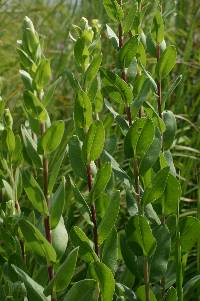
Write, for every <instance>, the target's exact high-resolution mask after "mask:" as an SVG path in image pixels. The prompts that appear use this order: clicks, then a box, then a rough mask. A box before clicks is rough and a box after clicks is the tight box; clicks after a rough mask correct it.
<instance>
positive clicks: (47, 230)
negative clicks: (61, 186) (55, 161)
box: [41, 123, 57, 301]
mask: <svg viewBox="0 0 200 301" xmlns="http://www.w3.org/2000/svg"><path fill="white" fill-rule="evenodd" d="M45 130H46V129H45V123H42V124H41V135H44V133H45ZM48 178H49V162H48V159H47V157H46V156H45V155H44V156H43V189H44V196H45V200H46V203H47V207H48V209H50V195H49V191H48ZM44 228H45V236H46V239H47V240H48V242H49V243H50V244H51V243H52V238H51V227H50V218H49V216H46V217H45V218H44ZM48 276H49V281H51V280H52V279H53V276H54V270H53V266H52V265H49V266H48ZM56 300H57V298H56V296H55V294H54V293H52V295H51V301H56Z"/></svg>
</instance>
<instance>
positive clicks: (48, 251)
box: [19, 219, 56, 263]
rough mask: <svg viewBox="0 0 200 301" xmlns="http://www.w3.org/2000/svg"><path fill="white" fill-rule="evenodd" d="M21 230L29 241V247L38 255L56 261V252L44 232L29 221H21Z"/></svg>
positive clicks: (49, 260) (48, 260)
mask: <svg viewBox="0 0 200 301" xmlns="http://www.w3.org/2000/svg"><path fill="white" fill-rule="evenodd" d="M19 226H20V230H21V231H22V234H23V236H24V239H25V241H26V243H27V247H28V248H29V249H30V250H31V251H33V252H35V253H36V254H37V255H39V256H42V257H45V258H46V260H47V262H53V263H55V262H56V252H55V250H54V248H53V247H52V245H51V244H50V243H49V242H48V241H47V240H46V238H45V237H44V236H43V235H42V233H41V232H40V231H39V230H38V229H37V228H36V227H35V226H34V225H32V224H31V223H30V222H29V221H27V220H24V219H22V220H20V221H19Z"/></svg>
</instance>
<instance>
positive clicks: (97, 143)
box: [83, 120, 105, 163]
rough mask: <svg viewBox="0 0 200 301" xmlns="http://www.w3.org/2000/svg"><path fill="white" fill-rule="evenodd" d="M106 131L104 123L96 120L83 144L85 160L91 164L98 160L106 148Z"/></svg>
mask: <svg viewBox="0 0 200 301" xmlns="http://www.w3.org/2000/svg"><path fill="white" fill-rule="evenodd" d="M104 141H105V129H104V126H103V123H102V122H101V121H99V120H96V121H94V122H93V123H92V125H91V126H90V128H89V131H88V133H87V135H86V138H85V141H84V143H83V154H84V158H85V160H86V161H87V162H88V163H90V162H91V161H94V160H97V159H98V158H99V157H100V155H101V153H102V151H103V147H104Z"/></svg>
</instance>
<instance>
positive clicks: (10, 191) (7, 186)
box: [2, 180, 15, 201]
mask: <svg viewBox="0 0 200 301" xmlns="http://www.w3.org/2000/svg"><path fill="white" fill-rule="evenodd" d="M2 182H3V186H4V188H5V191H6V193H7V195H8V197H9V198H10V199H11V200H13V201H14V200H15V191H14V189H13V188H12V187H11V185H10V184H9V183H8V182H7V181H6V180H2Z"/></svg>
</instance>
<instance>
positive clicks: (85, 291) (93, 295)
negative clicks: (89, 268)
mask: <svg viewBox="0 0 200 301" xmlns="http://www.w3.org/2000/svg"><path fill="white" fill-rule="evenodd" d="M75 300H79V301H89V300H93V301H97V300H98V288H97V282H96V281H95V280H93V279H84V280H81V281H78V282H76V283H75V284H74V285H73V286H72V287H71V288H70V290H69V291H68V293H67V294H66V296H65V298H64V301H75Z"/></svg>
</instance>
